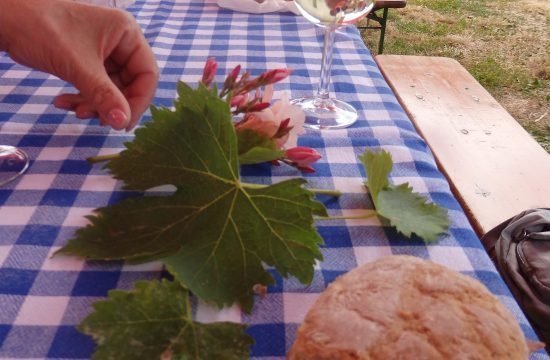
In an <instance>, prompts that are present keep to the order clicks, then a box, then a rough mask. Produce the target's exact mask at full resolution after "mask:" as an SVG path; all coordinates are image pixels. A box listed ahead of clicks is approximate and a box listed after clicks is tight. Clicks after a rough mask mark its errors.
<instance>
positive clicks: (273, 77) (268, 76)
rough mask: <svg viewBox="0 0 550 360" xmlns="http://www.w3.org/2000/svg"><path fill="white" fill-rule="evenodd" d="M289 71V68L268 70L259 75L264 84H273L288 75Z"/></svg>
mask: <svg viewBox="0 0 550 360" xmlns="http://www.w3.org/2000/svg"><path fill="white" fill-rule="evenodd" d="M291 72H292V70H290V69H275V70H269V71H267V72H265V73H263V74H262V75H261V77H262V80H263V81H262V82H263V84H264V85H269V84H274V83H276V82H279V81H281V80H283V79H285V78H286V77H288V76H289V75H290V73H291Z"/></svg>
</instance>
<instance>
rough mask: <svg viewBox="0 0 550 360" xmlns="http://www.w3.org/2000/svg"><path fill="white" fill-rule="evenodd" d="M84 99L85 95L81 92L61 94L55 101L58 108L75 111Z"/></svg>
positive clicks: (54, 103)
mask: <svg viewBox="0 0 550 360" xmlns="http://www.w3.org/2000/svg"><path fill="white" fill-rule="evenodd" d="M83 101H84V97H83V96H82V95H80V94H60V95H57V96H56V97H55V99H54V101H53V105H54V106H55V107H56V108H59V109H63V110H68V111H74V109H75V108H76V107H77V106H78V105H80V104H81V103H82V102H83Z"/></svg>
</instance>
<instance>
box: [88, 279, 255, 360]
mask: <svg viewBox="0 0 550 360" xmlns="http://www.w3.org/2000/svg"><path fill="white" fill-rule="evenodd" d="M93 307H94V309H95V312H94V313H92V314H91V315H89V316H88V317H86V318H85V319H84V320H83V321H82V323H81V324H80V325H79V327H78V329H79V330H80V331H82V332H83V333H85V334H87V335H89V336H91V337H92V338H93V339H94V340H95V341H96V343H97V345H98V346H97V349H96V352H95V353H94V355H93V359H117V360H118V359H160V358H170V359H227V360H230V359H235V360H237V359H247V358H248V356H249V349H250V346H251V345H252V343H253V340H252V339H251V338H250V337H249V336H248V335H246V333H245V331H244V330H245V326H244V325H240V324H235V323H229V322H219V323H212V324H201V323H198V322H194V321H193V320H192V319H191V317H190V312H191V309H190V305H189V292H188V291H187V290H186V289H184V288H183V287H181V285H180V284H178V283H176V282H170V281H167V280H163V281H140V282H137V283H136V284H135V289H134V290H133V291H131V292H128V291H121V290H112V291H110V292H109V298H108V299H107V300H103V301H98V302H96V303H94V305H93Z"/></svg>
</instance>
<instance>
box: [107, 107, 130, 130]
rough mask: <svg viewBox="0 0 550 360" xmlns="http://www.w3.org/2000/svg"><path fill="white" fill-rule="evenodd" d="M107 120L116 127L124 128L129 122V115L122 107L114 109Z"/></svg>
mask: <svg viewBox="0 0 550 360" xmlns="http://www.w3.org/2000/svg"><path fill="white" fill-rule="evenodd" d="M107 122H108V123H109V125H111V126H112V127H114V128H115V129H122V128H123V127H124V126H126V123H127V122H128V117H127V116H126V114H125V113H124V111H122V110H120V109H113V110H111V111H109V114H107Z"/></svg>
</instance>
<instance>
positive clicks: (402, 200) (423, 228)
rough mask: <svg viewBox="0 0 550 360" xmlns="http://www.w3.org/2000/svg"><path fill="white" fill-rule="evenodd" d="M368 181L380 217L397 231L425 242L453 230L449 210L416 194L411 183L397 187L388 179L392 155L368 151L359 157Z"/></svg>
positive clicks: (391, 165) (384, 152) (391, 166)
mask: <svg viewBox="0 0 550 360" xmlns="http://www.w3.org/2000/svg"><path fill="white" fill-rule="evenodd" d="M359 158H360V159H361V161H362V162H363V165H364V167H365V171H366V173H367V178H368V180H367V181H366V182H365V184H366V185H367V186H368V187H369V191H370V193H371V196H372V199H373V202H374V206H375V208H376V212H377V213H378V215H380V216H382V217H383V218H385V219H387V220H388V221H389V222H390V224H391V225H392V226H394V227H395V228H396V229H397V231H399V232H400V233H402V234H403V235H405V236H406V237H409V238H410V237H411V236H412V234H413V233H414V234H416V235H417V236H419V237H420V238H422V239H423V240H424V241H425V242H430V241H434V240H436V239H437V237H438V235H439V234H441V233H444V232H445V231H447V229H448V228H449V217H448V215H447V211H446V210H445V209H443V208H441V207H439V206H438V205H436V204H434V203H428V200H427V199H426V198H425V197H423V196H422V195H420V194H416V193H414V192H413V189H412V188H411V187H410V186H409V184H408V183H405V184H401V185H399V186H394V185H391V184H390V183H389V180H388V177H389V174H390V172H391V169H392V168H393V161H392V158H391V154H390V153H388V152H386V151H384V150H382V151H380V152H373V151H369V150H366V151H365V153H364V154H363V155H362V156H359Z"/></svg>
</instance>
